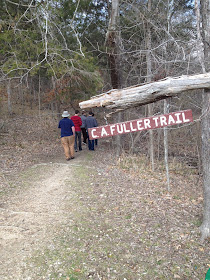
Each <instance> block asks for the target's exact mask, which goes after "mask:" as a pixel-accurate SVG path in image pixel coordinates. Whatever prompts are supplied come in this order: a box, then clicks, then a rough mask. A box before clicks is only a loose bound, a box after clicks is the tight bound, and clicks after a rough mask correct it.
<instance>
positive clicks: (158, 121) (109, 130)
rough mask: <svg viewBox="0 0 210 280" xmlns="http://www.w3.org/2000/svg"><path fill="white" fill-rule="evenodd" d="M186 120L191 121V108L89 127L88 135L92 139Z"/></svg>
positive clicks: (186, 121) (185, 121)
mask: <svg viewBox="0 0 210 280" xmlns="http://www.w3.org/2000/svg"><path fill="white" fill-rule="evenodd" d="M188 122H193V117H192V110H185V111H181V112H173V113H170V114H166V115H161V116H155V117H149V118H143V119H139V120H133V121H129V122H124V123H117V124H111V125H106V126H99V127H94V128H89V129H88V135H89V136H90V140H92V139H96V138H104V137H108V136H114V135H117V134H123V133H124V134H125V133H130V132H135V131H141V130H147V129H155V128H161V127H165V126H171V125H176V124H181V123H188Z"/></svg>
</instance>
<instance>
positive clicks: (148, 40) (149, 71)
mask: <svg viewBox="0 0 210 280" xmlns="http://www.w3.org/2000/svg"><path fill="white" fill-rule="evenodd" d="M148 12H149V13H150V12H151V0H148ZM151 44H152V43H151V27H150V23H149V22H147V38H146V49H147V55H146V60H147V82H148V83H150V82H151V81H152V58H151V49H152V46H151ZM148 115H149V117H151V116H152V115H153V106H152V104H148ZM149 154H150V163H151V166H152V171H154V170H155V167H154V140H153V130H152V129H150V131H149Z"/></svg>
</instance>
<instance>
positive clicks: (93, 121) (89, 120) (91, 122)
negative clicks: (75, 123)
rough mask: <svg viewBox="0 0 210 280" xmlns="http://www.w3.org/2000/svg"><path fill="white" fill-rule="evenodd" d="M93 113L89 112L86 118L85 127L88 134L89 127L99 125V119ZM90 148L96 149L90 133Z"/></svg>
mask: <svg viewBox="0 0 210 280" xmlns="http://www.w3.org/2000/svg"><path fill="white" fill-rule="evenodd" d="M92 114H93V113H92V112H91V111H90V112H89V113H88V117H87V118H86V120H85V128H86V130H87V135H88V128H92V127H97V126H98V124H97V121H96V119H95V118H94V117H93V115H92ZM88 148H89V150H91V151H94V140H90V139H89V135H88Z"/></svg>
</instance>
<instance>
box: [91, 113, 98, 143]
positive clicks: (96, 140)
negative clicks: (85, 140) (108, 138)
mask: <svg viewBox="0 0 210 280" xmlns="http://www.w3.org/2000/svg"><path fill="white" fill-rule="evenodd" d="M92 116H93V118H94V119H95V120H96V118H95V117H94V116H95V114H94V113H92ZM96 123H97V126H98V122H97V120H96ZM95 145H96V146H98V139H95Z"/></svg>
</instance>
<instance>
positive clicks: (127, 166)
mask: <svg viewBox="0 0 210 280" xmlns="http://www.w3.org/2000/svg"><path fill="white" fill-rule="evenodd" d="M58 135H59V133H58V132H57V121H55V120H53V119H51V118H45V119H44V121H43V120H42V121H41V120H40V119H39V118H38V117H33V118H32V117H28V119H26V118H21V117H14V118H10V119H8V120H4V131H3V133H2V134H1V136H0V160H1V161H0V168H1V173H0V256H1V259H0V279H1V280H7V279H13V280H14V279H15V280H41V279H42V280H53V279H54V280H64V279H65V280H85V279H95V280H99V279H102V280H111V279H113V280H126V279H127V280H146V279H147V280H148V279H154V280H155V279H156V280H159V279H170V280H171V279H181V280H193V279H195V280H199V279H200V280H204V279H205V274H206V272H207V270H208V268H209V267H210V240H206V241H205V242H204V243H201V242H200V232H199V226H200V224H201V221H202V204H203V195H202V184H201V178H200V177H199V176H198V175H197V174H196V172H194V171H192V170H191V169H189V168H188V167H187V166H185V165H184V164H183V165H177V164H176V163H175V162H173V163H172V164H171V166H170V173H171V191H170V192H168V191H167V184H166V178H165V172H164V168H163V165H162V163H156V167H157V168H156V170H155V172H152V171H151V170H150V168H149V165H148V162H147V159H146V158H144V157H140V156H125V155H124V156H122V157H120V158H118V159H117V158H116V157H115V155H114V154H113V151H112V149H111V146H110V145H107V143H106V142H102V141H99V145H98V147H97V149H96V151H94V152H90V151H88V149H87V146H83V151H81V152H78V153H76V154H75V159H74V160H71V161H68V162H67V161H65V159H64V154H63V150H62V147H61V145H60V141H59V137H58Z"/></svg>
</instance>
